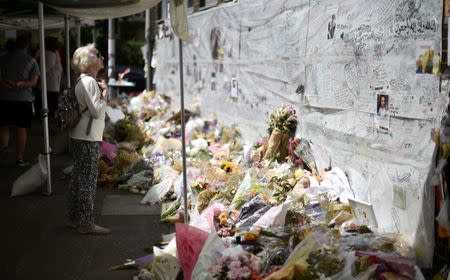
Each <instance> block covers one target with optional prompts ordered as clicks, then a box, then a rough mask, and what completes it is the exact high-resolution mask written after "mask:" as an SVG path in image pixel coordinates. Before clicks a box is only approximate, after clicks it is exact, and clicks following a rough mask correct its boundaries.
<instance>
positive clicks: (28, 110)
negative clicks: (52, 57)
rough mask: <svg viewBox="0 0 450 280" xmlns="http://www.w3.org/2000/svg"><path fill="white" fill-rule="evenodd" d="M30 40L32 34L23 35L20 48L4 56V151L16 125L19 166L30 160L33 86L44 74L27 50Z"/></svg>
mask: <svg viewBox="0 0 450 280" xmlns="http://www.w3.org/2000/svg"><path fill="white" fill-rule="evenodd" d="M30 44H31V37H30V36H26V35H23V36H19V37H17V40H16V49H15V50H14V51H12V52H10V53H8V54H6V55H4V56H2V57H1V58H0V61H1V63H0V152H2V151H5V150H6V149H8V145H9V129H10V127H15V130H16V146H17V147H16V148H17V151H16V152H17V153H16V165H18V166H26V165H28V164H29V163H28V162H26V161H25V160H24V158H23V157H24V153H25V147H26V144H27V129H28V128H30V127H31V120H32V117H33V101H34V96H33V94H32V87H34V86H35V85H36V83H37V80H38V78H39V75H40V72H39V67H38V64H37V62H36V60H34V59H33V58H32V57H31V56H30V55H29V54H28V52H27V50H28V48H29V47H30Z"/></svg>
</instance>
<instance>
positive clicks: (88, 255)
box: [0, 121, 173, 280]
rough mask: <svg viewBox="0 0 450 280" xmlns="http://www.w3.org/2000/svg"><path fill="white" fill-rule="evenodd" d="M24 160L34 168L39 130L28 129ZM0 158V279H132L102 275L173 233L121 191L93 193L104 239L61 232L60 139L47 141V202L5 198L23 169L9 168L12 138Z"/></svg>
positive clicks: (64, 162)
mask: <svg viewBox="0 0 450 280" xmlns="http://www.w3.org/2000/svg"><path fill="white" fill-rule="evenodd" d="M29 134H30V137H29V142H28V143H29V145H28V149H27V153H26V156H25V157H26V159H28V160H30V161H33V163H35V162H37V155H38V153H39V150H40V149H41V147H42V143H43V137H42V133H41V125H40V123H39V122H38V121H35V122H34V123H33V127H32V129H31V132H30V133H29ZM11 136H12V137H11V138H12V139H11V140H12V141H11V142H10V148H9V150H8V151H7V152H4V153H2V154H1V155H0V217H1V225H2V226H1V227H0V240H1V241H0V242H1V247H0V279H3V280H9V279H11V280H19V279H34V280H38V279H45V280H52V279H59V280H61V279H73V280H75V279H77V280H94V279H109V280H115V279H130V280H131V279H133V276H134V275H136V274H137V273H138V271H137V270H133V269H131V270H121V271H108V269H109V267H111V266H114V265H118V264H120V263H122V262H124V261H125V260H126V259H128V258H130V259H134V258H138V257H141V256H144V255H146V254H148V253H147V252H146V251H145V250H144V248H147V247H149V246H152V245H154V244H155V243H157V242H159V241H161V236H162V234H167V233H170V232H172V231H173V227H172V226H170V225H167V224H161V223H160V222H159V218H160V216H159V215H160V207H159V206H144V205H140V204H139V200H140V199H141V198H142V197H141V196H139V195H134V194H131V193H129V192H127V191H119V190H115V189H102V188H99V189H98V191H97V195H96V222H97V223H98V224H100V225H105V226H108V227H109V228H111V230H112V233H111V234H110V235H108V236H88V235H80V234H77V233H76V232H74V231H71V230H68V229H66V228H64V222H65V219H66V192H67V190H68V182H69V181H68V178H65V177H64V174H63V172H62V170H63V169H64V168H65V167H67V166H69V165H70V164H71V157H70V156H69V154H68V153H63V150H64V148H65V147H66V145H65V137H64V136H61V135H60V136H52V141H51V143H52V148H53V150H54V151H55V152H58V154H54V155H52V164H51V168H52V182H53V192H52V195H51V196H44V195H42V194H41V192H43V191H44V190H45V186H43V187H42V188H41V189H40V190H39V191H38V192H36V193H34V194H31V195H27V196H22V197H15V198H10V191H11V187H12V184H13V182H14V180H15V179H16V178H17V177H18V176H20V175H21V174H22V173H23V172H25V171H26V170H27V169H28V168H29V167H25V168H21V167H16V166H15V164H14V163H15V153H14V149H15V148H14V146H15V145H14V135H11Z"/></svg>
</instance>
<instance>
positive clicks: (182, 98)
mask: <svg viewBox="0 0 450 280" xmlns="http://www.w3.org/2000/svg"><path fill="white" fill-rule="evenodd" d="M178 45H179V53H180V101H181V153H182V157H183V198H184V223H185V224H187V223H188V222H189V217H188V201H187V176H186V135H185V125H186V122H185V116H184V81H183V41H181V39H178Z"/></svg>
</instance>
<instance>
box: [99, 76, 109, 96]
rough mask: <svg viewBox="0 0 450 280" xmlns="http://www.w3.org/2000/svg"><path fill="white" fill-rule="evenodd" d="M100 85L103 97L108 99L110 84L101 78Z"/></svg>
mask: <svg viewBox="0 0 450 280" xmlns="http://www.w3.org/2000/svg"><path fill="white" fill-rule="evenodd" d="M97 83H98V86H99V87H100V89H101V90H102V98H103V99H105V100H107V99H108V86H107V85H106V82H105V80H103V79H99V80H97Z"/></svg>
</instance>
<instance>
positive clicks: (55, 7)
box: [0, 0, 161, 23]
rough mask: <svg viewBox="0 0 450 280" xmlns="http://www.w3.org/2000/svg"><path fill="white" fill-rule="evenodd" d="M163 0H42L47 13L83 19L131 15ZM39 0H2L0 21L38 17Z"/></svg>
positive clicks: (0, 2) (0, 1) (0, 3)
mask: <svg viewBox="0 0 450 280" xmlns="http://www.w3.org/2000/svg"><path fill="white" fill-rule="evenodd" d="M160 1H161V0H115V1H114V0H42V1H41V2H43V3H44V4H45V5H46V8H45V13H46V17H47V15H51V14H65V15H70V16H73V17H77V18H82V19H93V20H99V19H108V18H118V17H125V16H130V15H133V14H137V13H140V12H142V11H144V10H146V9H150V8H152V7H154V6H155V5H157V4H158V3H159V2H160ZM37 2H38V1H37V0H14V1H9V0H0V23H3V21H4V20H5V19H6V18H11V17H14V18H18V17H37Z"/></svg>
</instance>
